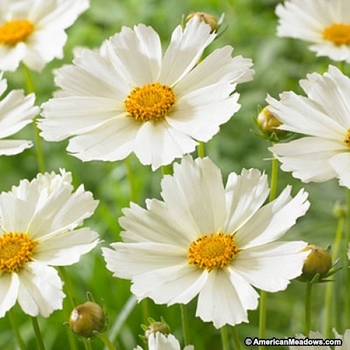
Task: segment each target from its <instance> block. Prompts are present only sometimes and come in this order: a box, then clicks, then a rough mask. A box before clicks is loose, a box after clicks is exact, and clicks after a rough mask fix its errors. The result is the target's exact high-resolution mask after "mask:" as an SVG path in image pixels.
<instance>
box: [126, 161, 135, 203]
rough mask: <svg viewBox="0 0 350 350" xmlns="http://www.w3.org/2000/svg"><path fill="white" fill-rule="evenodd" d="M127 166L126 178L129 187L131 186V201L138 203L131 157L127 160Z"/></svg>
mask: <svg viewBox="0 0 350 350" xmlns="http://www.w3.org/2000/svg"><path fill="white" fill-rule="evenodd" d="M125 166H126V176H127V178H128V181H129V186H130V201H131V202H134V203H136V200H137V198H136V197H137V196H136V186H135V180H134V175H133V173H132V166H131V161H130V157H126V158H125Z"/></svg>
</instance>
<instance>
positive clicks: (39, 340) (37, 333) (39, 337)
mask: <svg viewBox="0 0 350 350" xmlns="http://www.w3.org/2000/svg"><path fill="white" fill-rule="evenodd" d="M31 319H32V324H33V329H34V333H35V337H36V342H37V344H38V349H39V350H45V345H44V341H43V337H42V335H41V332H40V328H39V323H38V319H37V318H36V317H31Z"/></svg>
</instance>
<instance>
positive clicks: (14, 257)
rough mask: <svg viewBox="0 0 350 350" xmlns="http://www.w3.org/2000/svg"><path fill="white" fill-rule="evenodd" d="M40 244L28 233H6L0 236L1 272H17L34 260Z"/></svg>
mask: <svg viewBox="0 0 350 350" xmlns="http://www.w3.org/2000/svg"><path fill="white" fill-rule="evenodd" d="M37 245H38V242H36V241H33V240H32V239H31V238H30V237H29V235H28V234H27V233H18V232H15V233H12V232H9V233H5V234H3V235H2V236H0V271H3V272H17V271H18V270H20V269H21V268H22V267H23V266H24V265H25V264H26V263H27V262H28V261H31V260H32V255H33V250H34V249H35V247H36V246H37Z"/></svg>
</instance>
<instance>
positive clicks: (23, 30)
mask: <svg viewBox="0 0 350 350" xmlns="http://www.w3.org/2000/svg"><path fill="white" fill-rule="evenodd" d="M33 30H34V25H33V23H31V22H30V21H28V20H26V19H14V20H12V21H8V22H5V23H3V24H2V26H0V44H2V45H16V44H17V43H19V42H21V41H25V40H26V39H27V38H28V36H29V35H30V34H31V33H32V32H33Z"/></svg>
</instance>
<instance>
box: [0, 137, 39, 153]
mask: <svg viewBox="0 0 350 350" xmlns="http://www.w3.org/2000/svg"><path fill="white" fill-rule="evenodd" d="M32 146H33V142H32V141H28V140H0V156H12V155H14V154H18V153H21V152H23V151H24V150H25V149H27V148H31V147H32Z"/></svg>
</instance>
